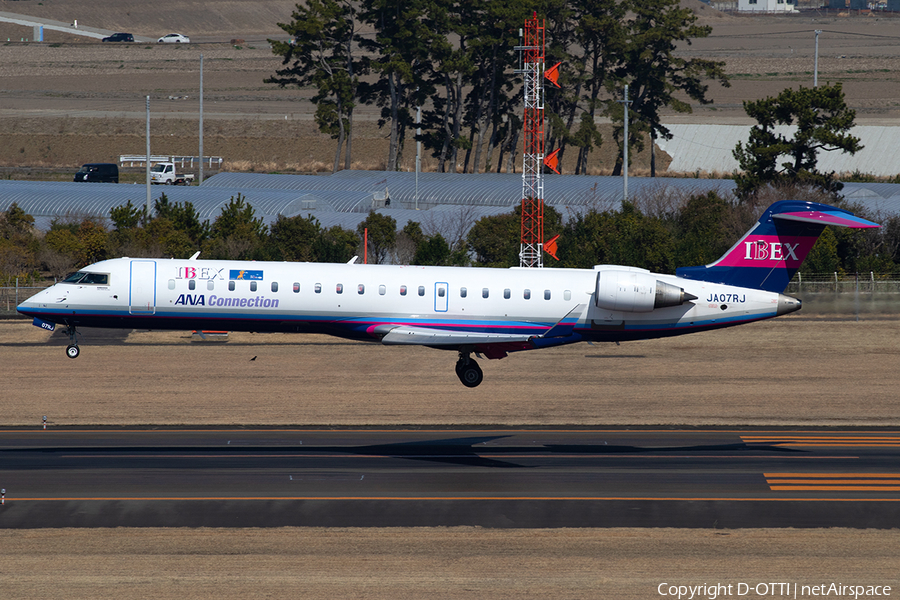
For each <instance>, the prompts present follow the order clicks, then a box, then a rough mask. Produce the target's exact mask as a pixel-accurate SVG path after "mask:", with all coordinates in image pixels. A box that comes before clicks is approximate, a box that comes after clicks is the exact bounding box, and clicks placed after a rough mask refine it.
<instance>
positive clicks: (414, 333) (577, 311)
mask: <svg viewBox="0 0 900 600" xmlns="http://www.w3.org/2000/svg"><path fill="white" fill-rule="evenodd" d="M586 306H587V305H586V304H579V305H577V306H576V307H575V308H573V309H572V310H570V311H569V312H568V313H567V314H566V316H565V317H563V318H562V319H560V320H559V322H557V323H556V324H555V325H554V326H553V327H551V328H550V329H548V330H547V331H546V332H545V333H543V334H542V335H534V334H514V333H483V332H477V331H476V332H473V331H460V330H453V329H434V328H430V327H412V326H409V325H380V326H378V327H376V328H375V333H376V334H377V335H380V336H381V343H382V344H387V345H397V344H411V345H419V346H462V345H466V346H488V345H490V346H496V345H497V344H522V343H527V342H530V341H532V340H535V339H545V338H546V339H551V338H562V337H567V336H570V335H572V332H573V330H574V329H575V325H576V324H577V323H578V319H579V318H580V317H581V314H582V313H583V312H584V309H585V307H586Z"/></svg>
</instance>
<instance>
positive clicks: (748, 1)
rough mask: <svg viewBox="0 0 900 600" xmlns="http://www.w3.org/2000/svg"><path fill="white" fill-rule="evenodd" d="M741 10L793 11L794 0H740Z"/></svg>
mask: <svg viewBox="0 0 900 600" xmlns="http://www.w3.org/2000/svg"><path fill="white" fill-rule="evenodd" d="M738 11H739V12H762V13H780V12H793V11H794V0H738Z"/></svg>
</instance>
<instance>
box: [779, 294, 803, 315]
mask: <svg viewBox="0 0 900 600" xmlns="http://www.w3.org/2000/svg"><path fill="white" fill-rule="evenodd" d="M802 305H803V302H801V301H800V299H799V298H793V297H791V296H785V295H784V294H778V310H777V311H776V313H775V314H776V315H777V316H779V317H780V316H781V315H786V314H789V313H792V312H795V311H798V310H800V308H801V307H802Z"/></svg>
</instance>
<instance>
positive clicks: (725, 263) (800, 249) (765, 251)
mask: <svg viewBox="0 0 900 600" xmlns="http://www.w3.org/2000/svg"><path fill="white" fill-rule="evenodd" d="M817 239H818V237H808V236H805V237H793V238H783V237H779V236H777V235H750V236H747V237H746V238H745V239H744V240H742V241H741V243H740V244H738V245H736V246H735V247H734V248H732V250H731V252H729V253H728V254H726V255H725V256H723V257H722V258H721V259H720V260H719V261H718V262H717V263H715V264H714V265H713V266H716V267H769V268H775V269H797V268H799V267H800V264H801V263H802V262H803V259H804V258H806V255H807V254H809V251H810V250H811V249H812V247H813V245H814V244H815V243H816V240H817Z"/></svg>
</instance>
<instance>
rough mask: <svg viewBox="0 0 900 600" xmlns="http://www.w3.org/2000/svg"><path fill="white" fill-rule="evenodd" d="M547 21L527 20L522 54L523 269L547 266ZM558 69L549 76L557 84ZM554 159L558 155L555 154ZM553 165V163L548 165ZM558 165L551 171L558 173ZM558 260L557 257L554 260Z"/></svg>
mask: <svg viewBox="0 0 900 600" xmlns="http://www.w3.org/2000/svg"><path fill="white" fill-rule="evenodd" d="M545 30H546V27H545V24H544V20H543V19H541V20H539V19H538V17H537V13H534V17H533V18H531V19H526V20H525V30H524V40H523V45H522V46H520V47H518V48H517V49H518V50H520V51H521V52H522V63H523V68H522V69H521V70H520V71H519V72H521V73H522V74H523V77H524V80H525V81H524V83H525V118H524V129H525V138H524V139H525V146H524V153H523V155H522V241H521V246H520V250H519V266H520V267H538V268H540V267H543V266H544V255H543V253H544V180H543V177H542V171H543V165H544V161H545V156H544V39H545V38H544V33H545ZM558 66H559V65H556V66H555V67H553V68H552V69H550V71H548V72H547V76H548V77H550V80H551V81H552V82H553V83H554V84H555V85H557V87H558V84H556V69H557V67H558ZM554 158H555V153H554ZM548 164H551V161H548ZM555 166H556V164H555V161H554V162H552V165H551V168H553V170H556V169H555ZM554 258H555V257H554Z"/></svg>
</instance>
